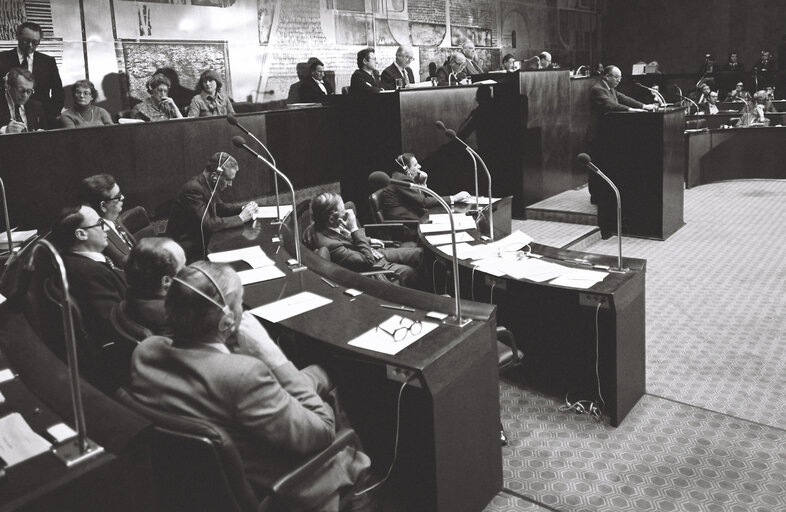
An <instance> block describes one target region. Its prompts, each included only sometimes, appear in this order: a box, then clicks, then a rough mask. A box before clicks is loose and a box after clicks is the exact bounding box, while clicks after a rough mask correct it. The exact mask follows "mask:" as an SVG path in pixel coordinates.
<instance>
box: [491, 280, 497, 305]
mask: <svg viewBox="0 0 786 512" xmlns="http://www.w3.org/2000/svg"><path fill="white" fill-rule="evenodd" d="M495 286H497V281H496V279H495V280H494V282H492V283H491V292H489V304H494V287H495Z"/></svg>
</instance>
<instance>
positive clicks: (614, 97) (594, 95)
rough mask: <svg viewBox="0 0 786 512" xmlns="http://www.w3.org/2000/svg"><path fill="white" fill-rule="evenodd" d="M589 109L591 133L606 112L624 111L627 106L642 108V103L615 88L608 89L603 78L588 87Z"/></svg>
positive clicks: (595, 129)
mask: <svg viewBox="0 0 786 512" xmlns="http://www.w3.org/2000/svg"><path fill="white" fill-rule="evenodd" d="M590 101H591V103H590V111H591V114H592V125H593V130H592V131H593V133H595V132H597V130H598V127H599V126H600V120H601V118H603V115H604V114H606V113H608V112H624V111H626V110H628V107H632V108H643V107H644V104H643V103H641V102H640V101H636V100H634V99H633V98H631V97H629V96H625V95H624V94H622V93H621V92H617V91H616V89H610V88H609V86H608V85H607V84H606V82H605V81H603V79H601V80H598V82H597V83H596V84H595V85H593V86H592V88H590Z"/></svg>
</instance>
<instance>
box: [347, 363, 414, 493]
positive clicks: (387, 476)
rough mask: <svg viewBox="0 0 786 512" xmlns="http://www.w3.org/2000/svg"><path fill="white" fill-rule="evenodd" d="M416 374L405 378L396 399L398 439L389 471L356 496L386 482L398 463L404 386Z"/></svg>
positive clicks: (394, 445)
mask: <svg viewBox="0 0 786 512" xmlns="http://www.w3.org/2000/svg"><path fill="white" fill-rule="evenodd" d="M414 376H415V373H412V375H410V376H409V377H408V378H407V380H405V381H404V383H403V384H401V388H399V390H398V398H397V399H396V440H395V442H394V444H393V460H392V461H390V466H388V471H387V473H385V476H384V477H383V478H382V480H380V481H379V482H377V483H375V484H372V485H370V486H369V487H366V488H365V489H363V490H362V491H358V492H356V493H355V496H361V495H363V494H366V493H367V492H369V491H373V490H374V489H376V488H377V487H379V486H380V485H382V484H384V483H385V482H386V481H387V479H388V478H389V477H390V474H391V473H392V472H393V466H395V465H396V459H397V458H398V440H399V434H400V428H401V397H402V395H403V394H404V388H406V387H407V384H409V381H410V380H412V378H413V377H414Z"/></svg>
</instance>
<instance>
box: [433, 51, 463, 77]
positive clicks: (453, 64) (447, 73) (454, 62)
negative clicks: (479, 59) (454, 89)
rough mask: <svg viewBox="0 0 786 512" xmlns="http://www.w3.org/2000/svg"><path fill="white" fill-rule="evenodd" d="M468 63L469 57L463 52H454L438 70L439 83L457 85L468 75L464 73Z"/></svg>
mask: <svg viewBox="0 0 786 512" xmlns="http://www.w3.org/2000/svg"><path fill="white" fill-rule="evenodd" d="M466 65H467V58H466V57H465V56H464V54H463V53H459V52H454V53H452V54H451V55H450V57H448V60H447V62H445V65H444V66H442V67H441V68H439V69H438V70H437V85H457V84H458V83H459V82H460V81H461V80H463V79H464V78H465V77H466V75H465V74H464V68H465V66H466Z"/></svg>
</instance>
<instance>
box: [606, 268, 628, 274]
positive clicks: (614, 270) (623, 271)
mask: <svg viewBox="0 0 786 512" xmlns="http://www.w3.org/2000/svg"><path fill="white" fill-rule="evenodd" d="M609 272H611V273H612V274H627V273H628V272H630V269H629V268H624V267H623V268H615V267H611V268H610V269H609Z"/></svg>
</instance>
